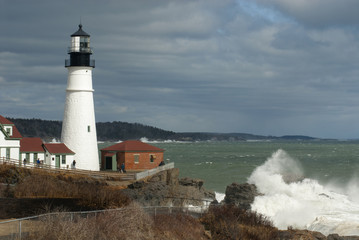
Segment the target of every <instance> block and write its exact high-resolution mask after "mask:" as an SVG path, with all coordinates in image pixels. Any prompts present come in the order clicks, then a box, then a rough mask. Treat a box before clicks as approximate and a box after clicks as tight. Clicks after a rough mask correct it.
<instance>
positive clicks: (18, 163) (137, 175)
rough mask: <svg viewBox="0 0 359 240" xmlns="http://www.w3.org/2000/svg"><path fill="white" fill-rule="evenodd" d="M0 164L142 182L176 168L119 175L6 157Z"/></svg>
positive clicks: (168, 164) (168, 167)
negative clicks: (141, 180) (25, 161)
mask: <svg viewBox="0 0 359 240" xmlns="http://www.w3.org/2000/svg"><path fill="white" fill-rule="evenodd" d="M0 163H3V164H10V165H14V166H17V167H24V168H30V169H42V170H46V171H50V172H57V173H74V174H81V175H87V176H91V177H97V178H102V179H109V178H113V179H117V180H123V181H126V180H140V179H143V178H145V177H149V176H152V175H154V174H156V173H158V172H161V171H164V170H168V169H172V168H174V162H171V163H167V164H166V165H163V166H159V167H156V168H154V169H150V170H146V171H142V172H137V173H136V172H130V171H127V173H119V172H112V171H89V170H81V169H69V168H57V167H54V166H51V165H48V164H40V165H37V164H36V163H27V164H25V165H24V164H23V163H22V161H19V160H14V159H7V158H5V157H0Z"/></svg>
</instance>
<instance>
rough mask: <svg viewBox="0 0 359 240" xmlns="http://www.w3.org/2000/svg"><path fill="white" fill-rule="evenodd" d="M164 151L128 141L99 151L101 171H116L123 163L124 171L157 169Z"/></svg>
mask: <svg viewBox="0 0 359 240" xmlns="http://www.w3.org/2000/svg"><path fill="white" fill-rule="evenodd" d="M163 153H164V150H163V149H161V148H158V147H155V146H152V145H150V144H147V143H143V142H141V141H137V140H128V141H124V142H121V143H117V144H115V145H112V146H110V147H106V148H103V149H101V169H102V170H113V171H116V170H117V169H118V168H120V166H121V165H122V164H123V163H124V164H125V169H126V170H144V169H152V168H155V167H158V165H159V164H160V163H161V162H162V161H163Z"/></svg>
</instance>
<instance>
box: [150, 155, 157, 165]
mask: <svg viewBox="0 0 359 240" xmlns="http://www.w3.org/2000/svg"><path fill="white" fill-rule="evenodd" d="M155 159H156V156H155V155H152V154H150V162H151V163H153V162H154V161H155Z"/></svg>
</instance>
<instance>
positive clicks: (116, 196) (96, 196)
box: [0, 164, 130, 209]
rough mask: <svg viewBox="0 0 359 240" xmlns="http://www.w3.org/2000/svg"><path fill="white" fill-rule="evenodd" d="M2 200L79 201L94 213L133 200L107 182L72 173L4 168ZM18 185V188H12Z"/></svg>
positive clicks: (0, 173)
mask: <svg viewBox="0 0 359 240" xmlns="http://www.w3.org/2000/svg"><path fill="white" fill-rule="evenodd" d="M0 182H2V183H7V184H8V186H5V187H1V189H0V190H1V193H0V196H4V197H15V198H76V199H80V202H79V204H81V205H83V206H84V207H85V208H90V209H104V208H116V207H122V206H125V205H127V204H129V202H130V200H129V198H128V197H126V196H124V195H123V194H122V193H121V192H120V191H119V190H118V189H114V188H111V187H108V186H107V184H106V182H105V181H103V180H97V179H94V178H91V177H87V176H82V175H76V174H72V173H66V174H64V173H53V172H46V171H44V170H41V169H32V170H29V169H26V168H18V167H15V166H11V165H6V164H0ZM11 183H16V186H15V187H10V185H9V184H11Z"/></svg>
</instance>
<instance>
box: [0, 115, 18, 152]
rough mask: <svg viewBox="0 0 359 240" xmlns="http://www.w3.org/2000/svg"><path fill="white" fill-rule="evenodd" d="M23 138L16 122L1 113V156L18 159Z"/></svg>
mask: <svg viewBox="0 0 359 240" xmlns="http://www.w3.org/2000/svg"><path fill="white" fill-rule="evenodd" d="M21 138H22V136H21V134H20V132H19V131H18V130H17V128H16V127H15V125H14V123H13V122H11V121H9V120H8V119H6V118H4V117H3V116H1V115H0V158H3V159H5V158H6V159H18V158H19V155H20V139H21Z"/></svg>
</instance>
